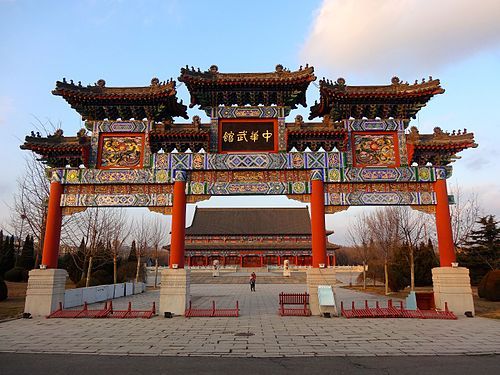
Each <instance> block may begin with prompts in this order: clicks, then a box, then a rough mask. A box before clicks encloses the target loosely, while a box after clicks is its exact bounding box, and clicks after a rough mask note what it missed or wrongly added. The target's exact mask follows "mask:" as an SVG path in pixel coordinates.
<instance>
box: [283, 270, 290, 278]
mask: <svg viewBox="0 0 500 375" xmlns="http://www.w3.org/2000/svg"><path fill="white" fill-rule="evenodd" d="M291 275H292V271H290V268H284V269H283V276H285V277H290V276H291Z"/></svg>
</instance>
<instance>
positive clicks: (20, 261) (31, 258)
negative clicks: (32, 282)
mask: <svg viewBox="0 0 500 375" xmlns="http://www.w3.org/2000/svg"><path fill="white" fill-rule="evenodd" d="M34 265H35V248H34V241H33V237H31V236H30V235H27V236H26V239H25V240H24V244H23V249H22V250H21V255H20V256H19V257H18V258H17V262H16V267H19V268H22V269H24V270H26V271H29V270H32V269H33V267H34Z"/></svg>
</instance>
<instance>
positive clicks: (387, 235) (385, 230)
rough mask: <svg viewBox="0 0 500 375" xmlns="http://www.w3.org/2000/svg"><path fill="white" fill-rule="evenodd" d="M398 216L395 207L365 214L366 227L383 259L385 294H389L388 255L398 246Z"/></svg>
mask: <svg viewBox="0 0 500 375" xmlns="http://www.w3.org/2000/svg"><path fill="white" fill-rule="evenodd" d="M398 220H399V217H398V215H397V213H396V208H395V207H387V208H380V209H377V210H375V211H374V212H372V213H371V214H369V215H367V220H366V224H367V229H368V231H369V232H370V234H371V236H372V238H373V239H374V245H375V246H376V248H377V249H378V250H379V251H380V253H381V254H382V256H383V259H384V283H385V294H386V295H388V294H389V267H388V266H389V257H390V256H391V254H392V253H393V252H394V249H395V248H396V247H397V246H398V242H399V237H398V228H399V223H398Z"/></svg>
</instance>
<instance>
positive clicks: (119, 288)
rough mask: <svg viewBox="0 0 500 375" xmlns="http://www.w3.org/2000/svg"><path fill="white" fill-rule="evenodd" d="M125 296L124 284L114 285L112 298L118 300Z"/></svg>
mask: <svg viewBox="0 0 500 375" xmlns="http://www.w3.org/2000/svg"><path fill="white" fill-rule="evenodd" d="M123 296H125V284H123V283H122V284H115V293H114V296H113V297H114V298H120V297H123Z"/></svg>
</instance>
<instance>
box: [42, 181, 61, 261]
mask: <svg viewBox="0 0 500 375" xmlns="http://www.w3.org/2000/svg"><path fill="white" fill-rule="evenodd" d="M62 192H63V187H62V185H61V183H60V182H58V181H53V182H51V183H50V195H49V205H48V210H47V224H46V227H45V238H44V241H43V253H42V264H43V265H45V266H46V267H47V268H57V258H58V257H59V242H60V240H61V224H62V210H61V195H62Z"/></svg>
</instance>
